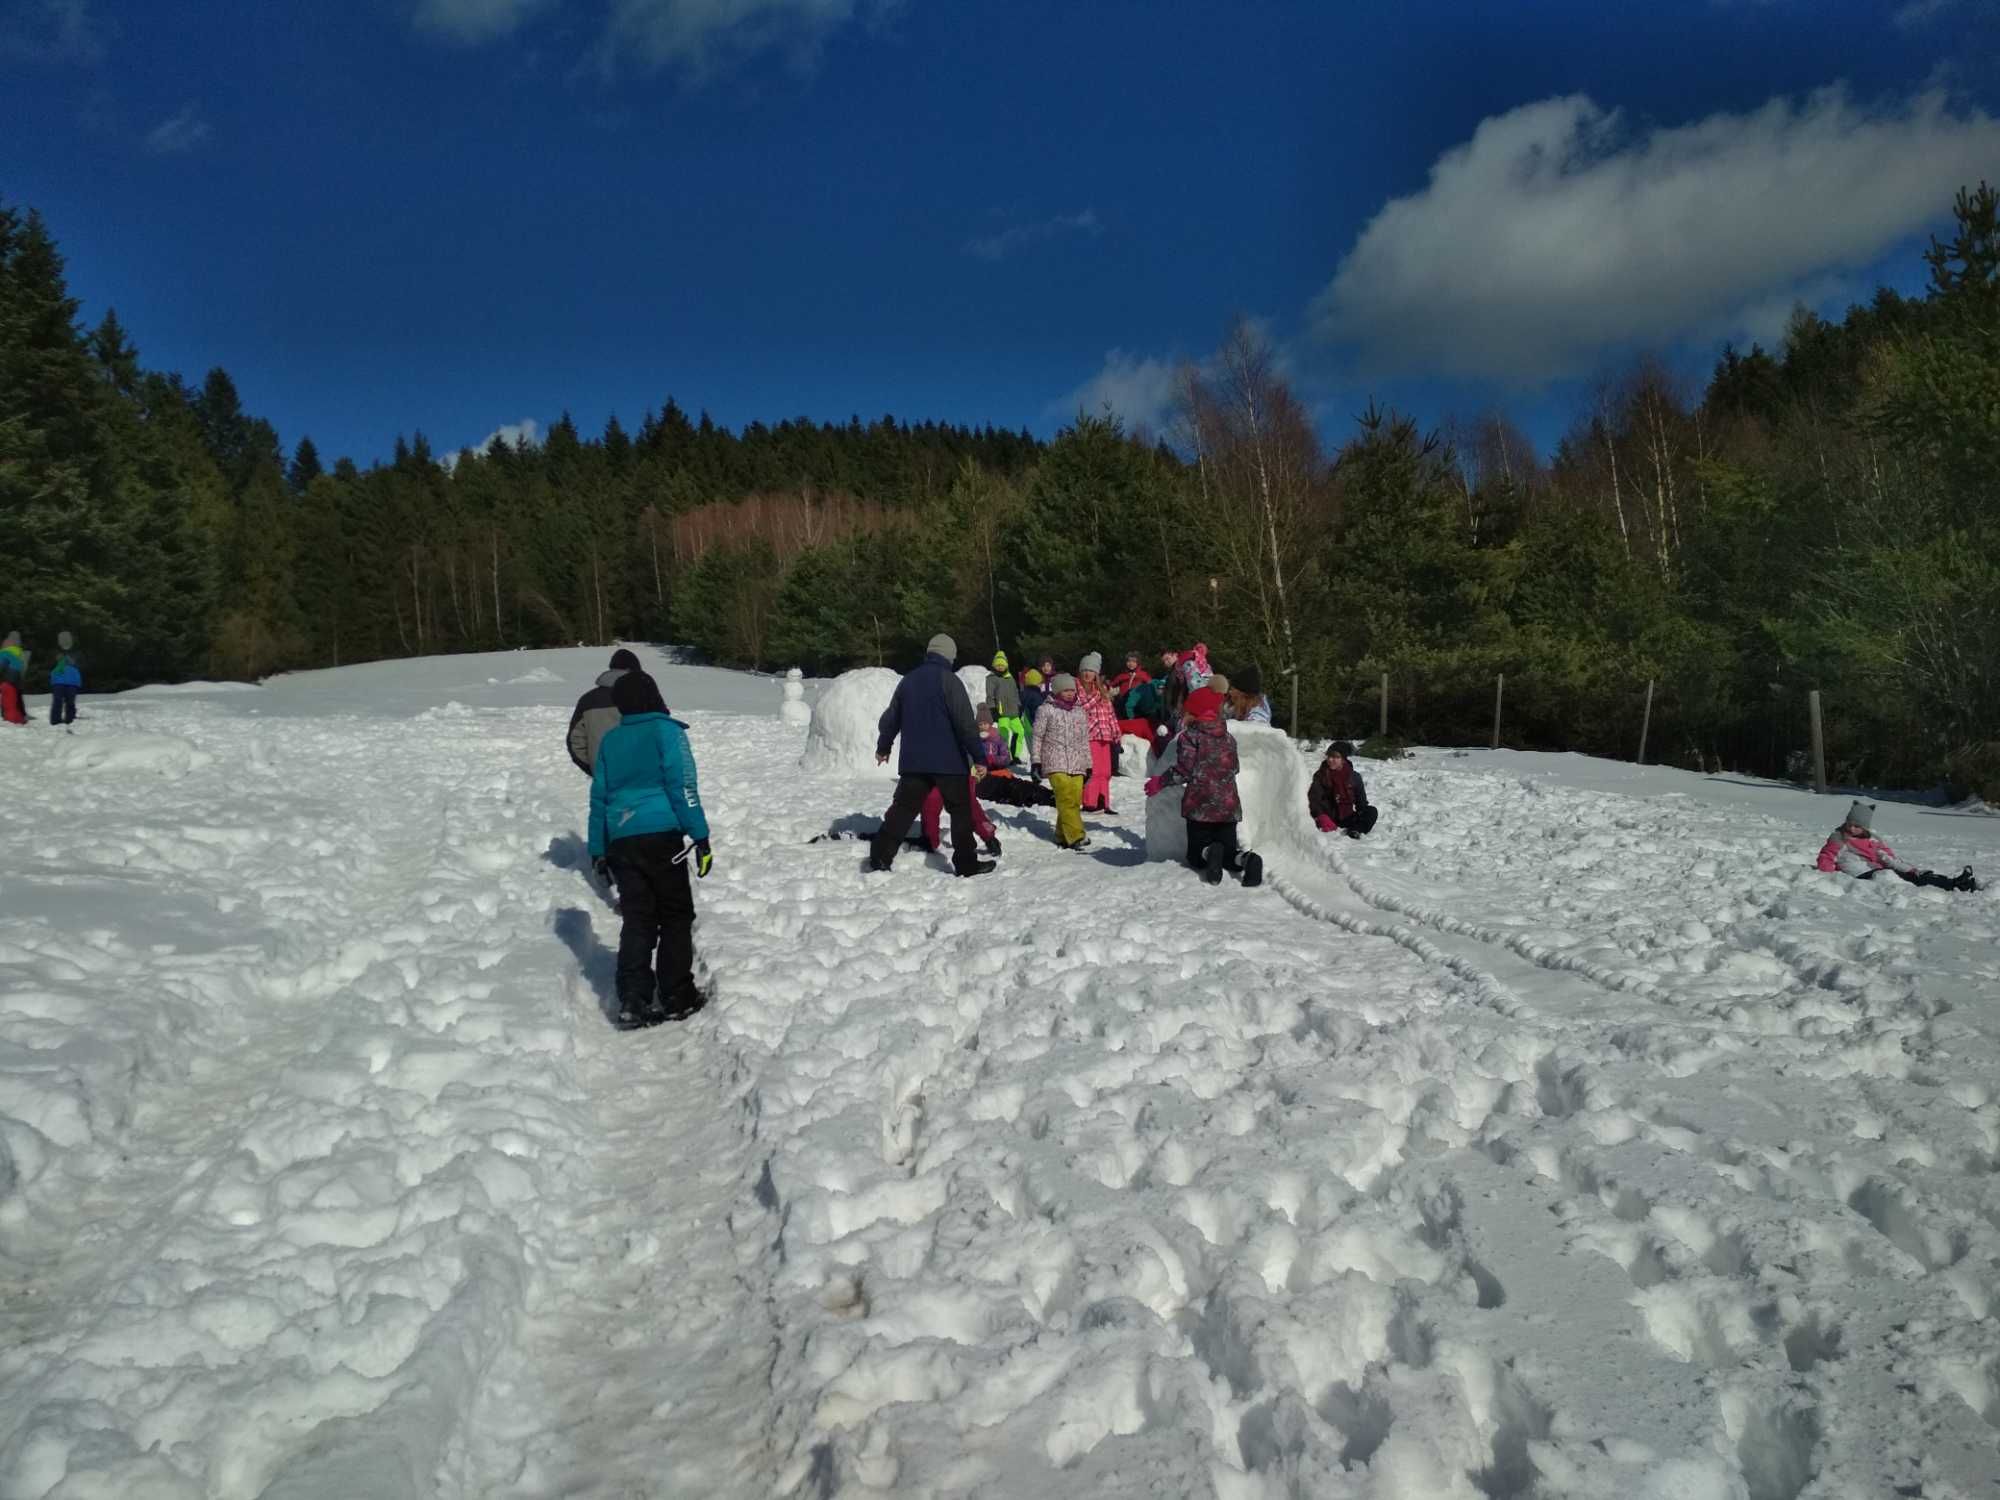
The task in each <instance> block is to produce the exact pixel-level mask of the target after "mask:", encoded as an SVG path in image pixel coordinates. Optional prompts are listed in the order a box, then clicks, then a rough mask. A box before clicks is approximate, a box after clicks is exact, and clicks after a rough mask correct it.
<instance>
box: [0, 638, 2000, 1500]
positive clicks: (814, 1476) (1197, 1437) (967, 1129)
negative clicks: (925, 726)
mask: <svg viewBox="0 0 2000 1500" xmlns="http://www.w3.org/2000/svg"><path fill="white" fill-rule="evenodd" d="M604 655H605V653H603V652H597V651H592V652H548V653H514V654H505V655H497V656H491V657H477V658H452V659H441V660H436V661H425V662H409V663H395V664H380V665H376V666H371V667H362V668H350V669H344V670H341V671H337V672H328V673H311V674H301V675H299V676H297V677H291V678H285V679H280V680H278V681H276V682H274V683H272V684H270V685H268V686H266V687H263V688H259V689H249V690H227V689H222V688H215V689H209V690H200V689H197V690H193V691H177V692H149V693H139V694H128V695H124V696H123V697H120V698H115V699H101V698H86V699H85V700H84V703H83V715H84V717H83V718H82V720H81V721H80V722H79V724H78V726H77V733H76V734H75V735H74V736H61V735H57V734H55V733H53V732H52V731H50V730H49V729H48V728H47V726H46V725H45V724H36V725H34V726H31V727H30V728H28V729H26V730H11V731H7V732H0V776H4V777H5V782H6V785H7V786H8V788H9V797H8V799H7V800H6V802H5V803H4V804H0V828H4V837H0V1017H4V1025H0V1276H4V1280H0V1307H4V1324H0V1496H5V1497H8V1500H13V1497H15V1496H25V1497H45V1496H61V1497H76V1496H87V1495H102V1496H113V1495H115V1496H133V1497H148V1496H174V1497H182V1496H219V1497H236V1496H254V1495H272V1496H312V1497H332V1496H343V1497H344V1496H350V1495H357V1494H367V1495H369V1496H371V1497H379V1500H391V1497H401V1496H428V1495H433V1494H439V1495H447V1496H466V1497H470V1496H486V1495H498V1494H507V1495H529V1496H534V1495H549V1496H553V1495H581V1494H601V1495H653V1494H712V1495H722V1496H734V1495H771V1494H784V1495H790V1494H799V1495H810V1496H819V1495H831V1494H868V1493H894V1494H906V1495H981V1496H1021V1497H1027V1496H1051V1495H1065V1496H1067V1495H1075V1496H1086V1495H1088V1496H1097V1495H1125V1494H1131V1495H1139V1494H1146V1495H1167V1496H1181V1495H1186V1496H1202V1495H1220V1496H1229V1497H1234V1496H1287V1495H1301V1496H1306V1495H1309V1496H1374V1497H1381V1500H1414V1497H1431V1496H1462V1497H1470V1496H1482V1495H1483V1496H1489V1497H1501V1496H1515V1497H1523V1496H1536V1495H1541V1496H1552V1495H1572V1494H1574V1495H1602V1496H1627V1495H1652V1496H1662V1497H1665V1496H1674V1497H1683V1496H1685V1497H1692V1500H1703V1497H1709V1496H1715V1497H1722V1496H1732V1497H1748V1500H1790V1497H1795V1496H1808V1497H1810V1496H1869V1497H1873V1496H1889V1495H1895V1494H1899V1493H1900V1494H1906V1495H1923V1496H1926V1497H1938V1496H1975V1495H1992V1494H1994V1493H1995V1492H1996V1489H1995V1486H1996V1474H2000V1326H1996V1321H1995V1314H1996V1311H2000V1306H1996V1303H2000V1101H1996V1098H1995V1092H1994V1090H1995V1086H1996V1062H2000V1009H1996V1005H1997V1004H2000V1002H1996V993H2000V989H1997V988H1996V981H2000V946H1996V938H2000V904H1996V902H2000V898H1996V896H1995V895H1993V894H1992V893H1988V892H1982V893H1981V894H1979V895H1977V896H1974V897H1954V896H1949V895H1945V894H1943V893H1936V892H1921V891H1915V890H1911V889H1908V888H1906V887H1902V886H1900V885H1897V886H1891V887H1883V886H1879V885H1874V884H1868V885H1863V884H1859V883H1854V882H1849V881H1845V880H1842V879H1839V878H1837V877H1831V876H1821V875H1818V874H1817V873H1815V872H1813V871H1812V870H1811V869H1810V863H1811V858H1812V855H1813V853H1814V852H1815V851H1816V849H1817V847H1818V842H1819V839H1820V838H1821V837H1823V836H1824V833H1825V831H1826V829H1827V828H1828V827H1830V826H1831V825H1832V823H1833V822H1834V821H1835V819H1837V817H1838V816H1839V813H1840V810H1841V809H1842V808H1843V807H1844V805H1845V803H1844V801H1842V800H1840V799H1834V798H1814V797H1811V796H1809V795H1808V794H1805V793H1801V792H1796V791H1792V790H1790V789H1787V788H1780V787H1771V786H1758V785H1745V784H1740V783H1734V782H1729V781H1726V780H1723V779H1720V778H1700V777H1694V776H1690V775H1685V774H1683V773H1678V772H1671V771H1663V770H1657V769H1644V770H1641V769H1638V768H1631V767H1620V766H1616V765H1614V764H1611V763H1606V762H1597V761H1588V760H1583V759H1581V758H1576V757H1548V756H1515V755H1509V754H1507V753H1505V752H1502V753H1499V754H1485V753H1480V754H1473V755H1455V754H1449V753H1445V752H1425V753H1423V754H1421V755H1419V756H1418V757H1416V758H1415V759H1413V760H1410V761H1407V762H1402V763H1398V764H1394V765H1383V766H1369V767H1368V768H1367V770H1368V774H1369V780H1370V786H1371V789H1372V791H1373V793H1374V796H1375V800H1376V801H1377V802H1378V803H1379V804H1381V806H1382V807H1383V809H1384V815H1383V822H1382V826H1381V829H1380V831H1379V832H1378V833H1377V835H1376V836H1375V837H1374V838H1372V839H1370V840H1368V841H1365V842H1362V843H1353V842H1350V841H1348V840H1345V839H1337V840H1333V841H1326V840H1320V839H1318V838H1317V837H1315V836H1312V835H1310V834H1309V833H1305V832H1303V831H1301V829H1300V822H1301V820H1302V816H1303V810H1302V808H1301V809H1298V813H1299V817H1298V818H1292V817H1291V816H1290V814H1289V813H1288V811H1287V809H1286V808H1285V807H1284V806H1283V805H1281V804H1282V802H1283V801H1284V800H1287V799H1290V798H1292V797H1294V796H1295V795H1296V793H1297V787H1298V784H1299V782H1298V779H1297V776H1295V774H1294V772H1295V771H1296V772H1297V773H1298V775H1302V774H1303V773H1304V772H1305V771H1306V770H1309V769H1310V760H1309V758H1308V757H1304V756H1301V757H1300V760H1299V764H1298V766H1297V767H1294V768H1287V767H1286V766H1285V765H1284V764H1282V763H1281V761H1280V760H1277V759H1273V756H1274V755H1276V756H1279V757H1281V756H1282V755H1284V754H1285V753H1288V752H1287V751H1286V750H1285V749H1284V747H1283V746H1284V742H1283V741H1282V740H1280V739H1278V737H1276V736H1275V735H1273V736H1270V737H1269V743H1268V744H1265V745H1261V746H1260V748H1258V749H1256V750H1255V751H1253V752H1251V753H1250V755H1248V756H1246V760H1249V759H1252V758H1254V759H1255V760H1256V761H1257V762H1258V763H1259V764H1262V763H1264V762H1266V761H1269V762H1270V764H1269V768H1268V769H1269V772H1270V774H1268V775H1264V776H1260V777H1259V778H1256V779H1255V785H1257V786H1263V787H1279V788H1283V790H1282V791H1281V792H1271V793H1268V794H1267V793H1265V792H1261V791H1257V790H1255V789H1254V787H1253V788H1252V790H1251V796H1252V800H1253V804H1254V806H1253V809H1252V812H1253V819H1252V821H1253V824H1254V825H1255V826H1256V827H1257V828H1258V829H1259V830H1266V829H1268V830H1271V831H1269V832H1260V835H1259V836H1260V840H1261V842H1262V843H1263V845H1264V847H1265V849H1266V851H1267V853H1268V854H1269V855H1270V856H1271V872H1272V881H1271V888H1270V889H1268V890H1265V891H1261V892H1244V891H1241V890H1240V889H1237V888H1236V887H1235V886H1234V885H1233V884H1228V885H1225V886H1223V887H1221V888H1219V889H1214V890H1210V889H1208V888H1205V887H1203V886H1201V885H1200V884H1199V883H1198V882H1197V881H1196V880H1195V879H1194V878H1193V876H1192V875H1191V874H1189V873H1188V872H1186V871H1184V870H1181V869H1179V868H1177V867H1176V866H1174V865H1172V864H1170V863H1162V862H1158V861H1154V862H1148V861H1147V860H1146V848H1145V845H1146V837H1145V834H1146V831H1147V810H1146V809H1145V808H1143V807H1142V806H1141V805H1140V804H1141V799H1140V798H1139V797H1138V795H1137V789H1136V788H1135V787H1131V786H1127V788H1126V790H1125V791H1124V792H1123V793H1122V794H1121V797H1120V802H1119V805H1120V811H1119V814H1118V815H1117V816H1116V817H1114V818H1109V819H1095V820H1092V821H1093V823H1094V826H1095V829H1096V836H1095V839H1094V845H1095V848H1094V851H1093V853H1092V854H1089V855H1076V854H1069V853H1064V852H1060V851H1057V850H1056V849H1054V848H1053V847H1052V846H1051V845H1050V844H1049V843H1047V842H1046V839H1047V823H1048V816H1047V814H1046V812H1036V813H1032V814H1030V813H1026V812H1013V811H1010V810H1006V809H996V810H995V813H996V818H997V819H998V821H999V822H1000V823H1001V825H1002V826H1001V833H1002V837H1003V839H1004V840H1005V845H1006V853H1005V855H1004V857H1003V860H1002V869H1001V870H1000V871H999V872H998V873H997V874H995V875H992V876H988V877H985V878H983V879H981V880H975V881H954V880H951V879H949V878H946V877H945V875H944V868H945V866H944V862H943V861H942V860H940V859H936V858H932V859H929V860H926V859H923V858H919V857H916V856H911V857H906V858H904V859H902V860H899V861H898V863H897V866H896V869H895V871H894V872H893V873H891V874H889V875H887V876H864V875H862V874H861V873H860V865H861V850H860V848H859V847H858V846H857V845H854V844H852V843H844V842H831V843H819V844H809V843H808V842H807V840H808V839H809V838H810V837H811V836H812V835H814V834H816V833H823V832H825V831H827V830H828V829H829V828H831V827H842V828H856V827H866V826H868V825H870V824H872V822H873V820H874V819H875V818H876V817H877V816H878V815H879V813H880V811H881V809H882V807H883V805H884V804H885V803H886V801H887V798H888V793H889V790H890V786H891V783H892V776H891V774H890V773H889V772H888V771H884V770H878V769H876V768H875V767H874V766H873V765H872V743H869V744H867V745H866V746H865V750H866V751H867V752H870V753H867V754H865V755H864V754H863V753H862V752H861V748H860V741H861V740H863V739H864V738H867V739H872V723H869V724H866V725H861V726H860V727H859V728H856V727H854V726H849V727H848V729H847V730H845V731H843V734H842V735H841V736H838V737H836V738H838V739H839V740H840V743H839V744H838V745H833V744H829V747H828V749H829V752H830V753H829V754H828V756H827V759H826V760H825V761H824V762H823V763H822V764H821V766H820V768H818V769H803V768H801V766H800V760H801V755H802V752H803V751H804V750H805V748H806V741H807V733H808V731H806V730H805V729H804V728H802V727H800V726H799V725H796V724H787V723H785V722H784V721H783V720H782V719H781V718H780V717H779V710H780V706H781V704H782V702H783V689H782V683H781V681H780V680H778V679H767V678H757V677H750V676H747V675H741V674H732V673H721V672H711V671H708V670H706V669H701V668H691V667H674V666H664V667H662V668H661V671H660V675H661V680H662V683H663V686H664V687H665V690H666V695H667V697H668V700H669V702H670V703H671V704H672V705H673V706H674V708H675V710H676V711H677V712H680V713H682V714H683V715H684V716H685V717H686V718H687V719H688V720H689V722H690V724H691V725H692V732H693V743H694V746H695V749H696V754H697V756H698V759H699V763H700V768H701V777H702V783H703V788H704V800H705V801H706V802H707V804H708V805H709V808H710V816H711V821H712V823H713V825H714V828H715V848H716V857H717V868H716V873H715V875H714V876H713V877H711V878H710V879H709V880H708V881H706V882H704V883H703V884H702V885H701V887H700V888H699V892H698V896H697V900H698V903H699V905H700V908H701V912H702V918H701V921H700V924H699V926H698V927H697V931H696V937H697V943H698V946H699V950H700V954H701V964H702V967H703V970H704V973H705V975H706V977H707V979H708V982H709V983H710V985H711V986H712V989H713V992H714V996H715V1003H714V1004H713V1005H712V1006H711V1007H710V1008H709V1010H708V1011H707V1012H705V1013H703V1015H701V1016H700V1017H698V1018H696V1019H695V1020H694V1021H692V1022H690V1023H688V1024H686V1025H684V1026H678V1027H671V1028H662V1029H660V1030H657V1031H654V1032H649V1033H645V1034H642V1035H638V1036H622V1035H618V1034H615V1033H613V1032H611V1031H610V1030H609V1029H608V1027H607V1026H606V1025H605V1022H604V1019H603V1014H602V1011H603V1006H604V1004H605V1003H606V996H607V993H608V988H609V968H610V952H609V947H608V945H611V944H614V943H615V938H616V919H615V918H614V917H612V916H611V915H610V914H608V913H607V912H606V911H605V910H604V909H603V908H602V907H601V906H600V905H598V904H597V903H596V902H595V900H594V898H593V897H592V896H591V895H590V894H589V891H588V888H587V886H586V883H585V882H584V880H583V878H582V876H581V873H580V871H579V868H578V867H579V865H580V863H581V837H580V836H581V831H582V827H583V811H584V800H585V791H586V786H585V783H584V780H583V778H582V777H580V776H579V775H577V774H576V772H575V770H574V768H573V767H571V766H570V765H569V763H568V761H567V759H566V757H565V755H564V753H563V749H562V731H563V727H564V725H565V723H566V720H567V713H568V707H569V704H570V702H571V701H572V700H573V699H574V697H575V695H576V694H577V693H578V692H580V691H582V689H583V688H584V687H585V686H586V685H587V684H588V682H589V681H590V679H591V677H592V676H593V675H594V674H595V672H596V671H597V670H599V669H600V667H601V665H602V659H603V656H604ZM808 687H809V689H810V690H812V691H813V692H814V693H815V694H816V695H817V697H818V699H819V701H820V703H821V704H822V705H823V704H824V703H825V702H826V701H827V699H828V696H829V695H831V694H832V693H835V692H838V691H839V690H840V689H839V685H838V684H835V685H832V686H828V687H822V686H821V685H819V684H809V685H808ZM877 711H878V712H879V709H878V710H877ZM850 717H852V718H853V719H854V720H855V723H856V724H857V725H859V723H860V720H861V718H862V717H864V716H863V714H862V713H861V712H860V711H859V710H858V709H857V710H856V711H855V712H854V713H853V714H852V715H850ZM1255 738H1256V739H1258V740H1259V741H1264V740H1265V736H1262V735H1258V736H1255ZM850 739H851V740H854V741H856V743H855V744H848V743H847V741H848V740H850ZM1165 795H1166V796H1167V797H1168V798H1174V797H1176V796H1177V793H1175V792H1173V791H1169V792H1168V793H1166V794H1165ZM1273 798H1276V799H1278V802H1279V804H1280V805H1273V801H1272V799H1273ZM1152 816H1153V818H1154V819H1157V818H1159V816H1160V811H1159V808H1158V805H1157V804H1156V805H1155V808H1154V810H1153V812H1152ZM1881 822H1882V826H1883V827H1884V829H1885V830H1886V832H1887V833H1888V836H1889V837H1890V839H1891V841H1892V842H1894V843H1896V844H1897V846H1898V848H1899V849H1901V850H1902V852H1903V853H1905V854H1906V855H1908V856H1910V857H1912V858H1915V859H1918V860H1920V861H1922V862H1924V863H1929V864H1934V865H1937V866H1940V867H1943V868H1948V869H1953V870H1955V869H1956V868H1957V867H1958V866H1959V865H1960V864H1964V863H1972V864H1974V865H1977V866H1979V867H1980V868H1981V869H1982V872H1990V873H1994V874H2000V858H1996V855H1997V854H2000V820H1994V819H1989V818H1982V817H1974V816H1965V815H1959V814H1953V813H1948V812H1940V811H1938V810H1934V809H1923V808H1916V807H1903V806H1897V805H1893V804H1886V803H1885V804H1884V807H1883V810H1882V814H1881Z"/></svg>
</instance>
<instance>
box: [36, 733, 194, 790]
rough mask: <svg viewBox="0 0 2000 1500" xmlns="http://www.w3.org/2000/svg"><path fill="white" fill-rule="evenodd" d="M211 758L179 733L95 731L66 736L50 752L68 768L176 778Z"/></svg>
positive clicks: (62, 767)
mask: <svg viewBox="0 0 2000 1500" xmlns="http://www.w3.org/2000/svg"><path fill="white" fill-rule="evenodd" d="M211 758H212V757H210V756H209V755H208V754H207V753H206V752H204V751H201V750H197V749H195V747H194V744H193V742H192V741H190V740H184V739H182V738H181V737H180V736H179V735H173V734H93V735H88V736H83V735H68V736H65V738H64V742H63V743H62V744H61V745H59V746H57V747H56V749H55V750H54V751H52V752H51V753H50V755H49V764H50V765H51V766H53V767H54V768H56V769H57V770H62V771H69V772H91V771H109V772H115V773H119V774H135V773H143V774H146V775H152V776H164V777H166V778H167V779H168V780H170V781H177V780H179V779H180V778H181V777H183V776H185V775H187V774H188V772H190V771H196V770H199V769H201V767H203V766H205V765H207V764H208V763H209V761H210V759H211Z"/></svg>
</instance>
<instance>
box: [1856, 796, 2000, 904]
mask: <svg viewBox="0 0 2000 1500" xmlns="http://www.w3.org/2000/svg"><path fill="white" fill-rule="evenodd" d="M1874 824H1875V804H1874V803H1872V802H1856V803H1855V804H1854V805H1853V806H1852V807H1850V808H1849V809H1848V810H1847V819H1846V821H1845V822H1843V823H1842V824H1841V825H1840V826H1839V827H1838V828H1836V829H1834V830H1833V832H1832V833H1831V834H1830V835H1829V836H1828V837H1827V841H1826V843H1825V845H1824V846H1822V847H1821V849H1820V851H1819V868H1820V869H1821V870H1823V871H1825V872H1826V873H1827V874H1829V875H1832V874H1836V873H1837V874H1841V875H1853V876H1857V877H1858V878H1860V879H1862V880H1873V879H1874V878H1875V877H1876V876H1877V875H1880V874H1882V873H1883V872H1884V871H1887V872H1888V873H1890V874H1892V875H1894V876H1896V878H1897V879H1899V880H1906V881H1908V882H1909V883H1910V884H1911V885H1927V886H1933V887H1935V888H1937V889H1938V890H1942V891H1976V890H1978V889H1979V882H1978V881H1977V880H1974V879H1973V878H1972V866H1971V865H1967V866H1966V867H1965V868H1964V869H1963V870H1962V871H1960V872H1959V873H1958V874H1957V875H1956V876H1951V875H1940V874H1938V873H1937V872H1936V871H1935V870H1919V869H1918V868H1917V867H1916V866H1915V865H1913V864H1911V863H1910V862H1909V861H1907V860H1905V859H1902V858H1899V857H1898V856H1897V854H1896V851H1895V850H1894V849H1891V848H1890V847H1889V846H1888V844H1886V843H1885V842H1883V841H1882V840H1881V839H1879V838H1877V837H1876V836H1875V832H1874Z"/></svg>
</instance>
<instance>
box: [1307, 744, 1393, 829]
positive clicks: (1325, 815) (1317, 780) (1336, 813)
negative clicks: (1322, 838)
mask: <svg viewBox="0 0 2000 1500" xmlns="http://www.w3.org/2000/svg"><path fill="white" fill-rule="evenodd" d="M1306 811H1307V812H1309V813H1311V814H1312V820H1313V823H1314V825H1315V826H1317V827H1318V829H1319V831H1320V832H1321V833H1344V834H1346V835H1347V836H1348V837H1349V838H1351V839H1358V838H1360V837H1361V836H1362V835H1363V834H1365V833H1368V832H1370V831H1371V830H1372V829H1373V828H1374V827H1375V819H1376V818H1377V817H1378V816H1379V814H1378V813H1377V812H1376V810H1375V809H1374V808H1373V807H1370V806H1369V805H1368V787H1367V784H1366V783H1365V782H1363V781H1362V779H1361V773H1360V772H1359V771H1357V770H1355V769H1354V746H1353V744H1352V743H1350V742H1349V741H1347V740H1335V741H1334V742H1333V743H1332V744H1331V745H1328V746H1327V747H1326V757H1325V759H1324V760H1322V761H1321V762H1320V767H1319V770H1318V771H1317V772H1315V773H1314V775H1313V779H1312V782H1311V784H1310V785H1309V786H1307V788H1306Z"/></svg>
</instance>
